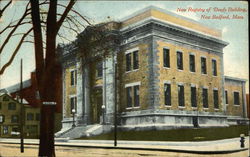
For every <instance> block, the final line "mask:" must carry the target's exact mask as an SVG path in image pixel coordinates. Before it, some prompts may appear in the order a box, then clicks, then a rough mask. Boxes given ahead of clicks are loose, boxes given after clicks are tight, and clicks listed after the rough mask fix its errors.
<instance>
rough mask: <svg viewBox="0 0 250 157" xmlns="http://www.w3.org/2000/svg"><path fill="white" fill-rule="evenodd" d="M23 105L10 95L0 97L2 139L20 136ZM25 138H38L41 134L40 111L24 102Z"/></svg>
mask: <svg viewBox="0 0 250 157" xmlns="http://www.w3.org/2000/svg"><path fill="white" fill-rule="evenodd" d="M20 115H21V104H20V102H19V101H17V100H15V99H13V98H12V97H11V96H9V95H8V94H1V96H0V137H4V138H10V137H19V136H20V127H21V123H20V121H21V118H20V117H21V116H20ZM24 115H25V117H24V126H23V132H24V137H25V138H38V137H39V132H40V109H39V108H35V107H31V106H30V105H28V104H27V101H25V100H24Z"/></svg>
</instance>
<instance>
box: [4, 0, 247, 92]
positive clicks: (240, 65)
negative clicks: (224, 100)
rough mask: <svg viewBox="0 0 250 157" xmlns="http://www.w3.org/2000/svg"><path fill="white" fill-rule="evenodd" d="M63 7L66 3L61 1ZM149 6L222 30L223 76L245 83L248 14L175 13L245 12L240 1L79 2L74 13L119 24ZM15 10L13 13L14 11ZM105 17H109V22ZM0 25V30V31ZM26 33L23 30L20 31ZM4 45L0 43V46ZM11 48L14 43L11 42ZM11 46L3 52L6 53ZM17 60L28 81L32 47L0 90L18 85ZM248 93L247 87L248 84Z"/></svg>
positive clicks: (244, 4) (26, 49)
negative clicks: (224, 44)
mask: <svg viewBox="0 0 250 157" xmlns="http://www.w3.org/2000/svg"><path fill="white" fill-rule="evenodd" d="M64 3H65V1H64ZM15 6H19V7H18V8H20V7H22V6H23V3H21V2H17V3H16V4H15V5H14V6H13V10H11V12H10V14H8V16H5V17H4V18H3V21H1V25H2V24H4V22H5V21H8V19H10V18H14V17H15V15H17V14H20V13H21V11H22V10H21V9H17V7H15ZM148 6H156V7H159V8H162V9H166V10H168V11H171V12H174V13H177V14H179V15H182V16H185V17H188V18H192V19H194V20H196V21H198V22H200V23H202V24H204V25H207V26H210V27H213V28H217V29H220V30H222V32H223V36H222V39H223V40H224V41H226V42H228V43H229V45H228V46H227V47H226V48H225V49H224V69H225V74H226V75H228V76H234V77H240V78H245V79H248V76H249V73H248V71H249V70H248V67H249V66H248V65H249V60H248V56H249V51H248V42H249V41H248V12H215V11H213V10H211V11H210V12H209V13H202V12H182V13H181V12H177V9H178V8H185V9H187V8H189V7H191V8H193V9H195V8H197V9H199V8H201V9H207V8H210V7H211V9H214V8H215V7H217V8H220V9H223V8H224V7H225V8H226V9H228V7H231V8H245V9H248V3H247V2H240V1H238V2H237V1H225V2H223V1H220V2H217V1H211V2H208V1H203V2H202V1H201V2H199V1H194V2H193V1H181V2H180V1H179V2H176V1H79V2H77V4H76V5H75V7H74V8H75V10H78V11H79V12H80V13H81V14H82V15H84V16H86V17H87V18H88V19H89V20H90V21H91V22H92V23H98V22H103V21H107V20H110V19H111V20H120V19H122V18H124V17H126V16H128V15H131V14H133V13H134V12H136V11H138V10H141V9H143V8H145V7H148ZM14 8H15V10H14ZM203 14H205V15H211V16H212V15H218V16H219V15H224V16H225V15H230V16H232V15H236V14H237V15H239V16H243V17H244V19H237V20H236V19H230V20H225V19H224V20H215V19H210V20H207V19H201V18H200V17H201V15H203ZM108 17H110V18H109V19H108ZM1 25H0V30H1V28H2V27H1ZM23 29H25V28H23ZM74 38H75V36H74V35H71V36H69V39H71V40H73V39H74ZM2 42H3V41H2V40H1V41H0V43H2ZM13 44H15V42H14V41H13ZM9 49H11V46H10V47H9V48H7V49H6V51H8V50H9ZM9 53H11V51H10V52H8V53H4V54H2V55H1V65H3V63H4V61H5V60H7V58H8V57H9ZM20 58H23V59H24V69H25V70H24V78H25V79H28V78H29V77H30V72H31V71H32V70H34V52H33V47H32V45H30V44H25V45H24V46H23V47H22V49H21V51H20V53H19V54H18V55H17V57H16V59H15V61H14V64H13V65H12V66H11V67H10V68H8V70H6V72H5V74H4V75H3V76H1V78H0V81H1V82H0V88H3V87H6V86H9V85H12V84H15V83H17V82H18V81H19V62H20ZM247 89H248V83H247Z"/></svg>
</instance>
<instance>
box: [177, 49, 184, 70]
mask: <svg viewBox="0 0 250 157" xmlns="http://www.w3.org/2000/svg"><path fill="white" fill-rule="evenodd" d="M179 54H181V56H180V57H181V59H180V63H179V58H178V57H179ZM176 64H177V69H178V70H180V71H182V70H184V67H183V52H182V51H176ZM179 64H181V65H180V66H181V67H179Z"/></svg>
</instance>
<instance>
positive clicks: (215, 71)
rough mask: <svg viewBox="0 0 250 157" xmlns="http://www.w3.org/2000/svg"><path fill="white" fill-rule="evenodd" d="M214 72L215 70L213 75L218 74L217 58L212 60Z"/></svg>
mask: <svg viewBox="0 0 250 157" xmlns="http://www.w3.org/2000/svg"><path fill="white" fill-rule="evenodd" d="M212 72H213V76H217V63H216V60H214V59H213V60H212Z"/></svg>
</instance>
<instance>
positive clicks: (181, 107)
mask: <svg viewBox="0 0 250 157" xmlns="http://www.w3.org/2000/svg"><path fill="white" fill-rule="evenodd" d="M178 108H180V109H184V108H186V107H185V106H178Z"/></svg>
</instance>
